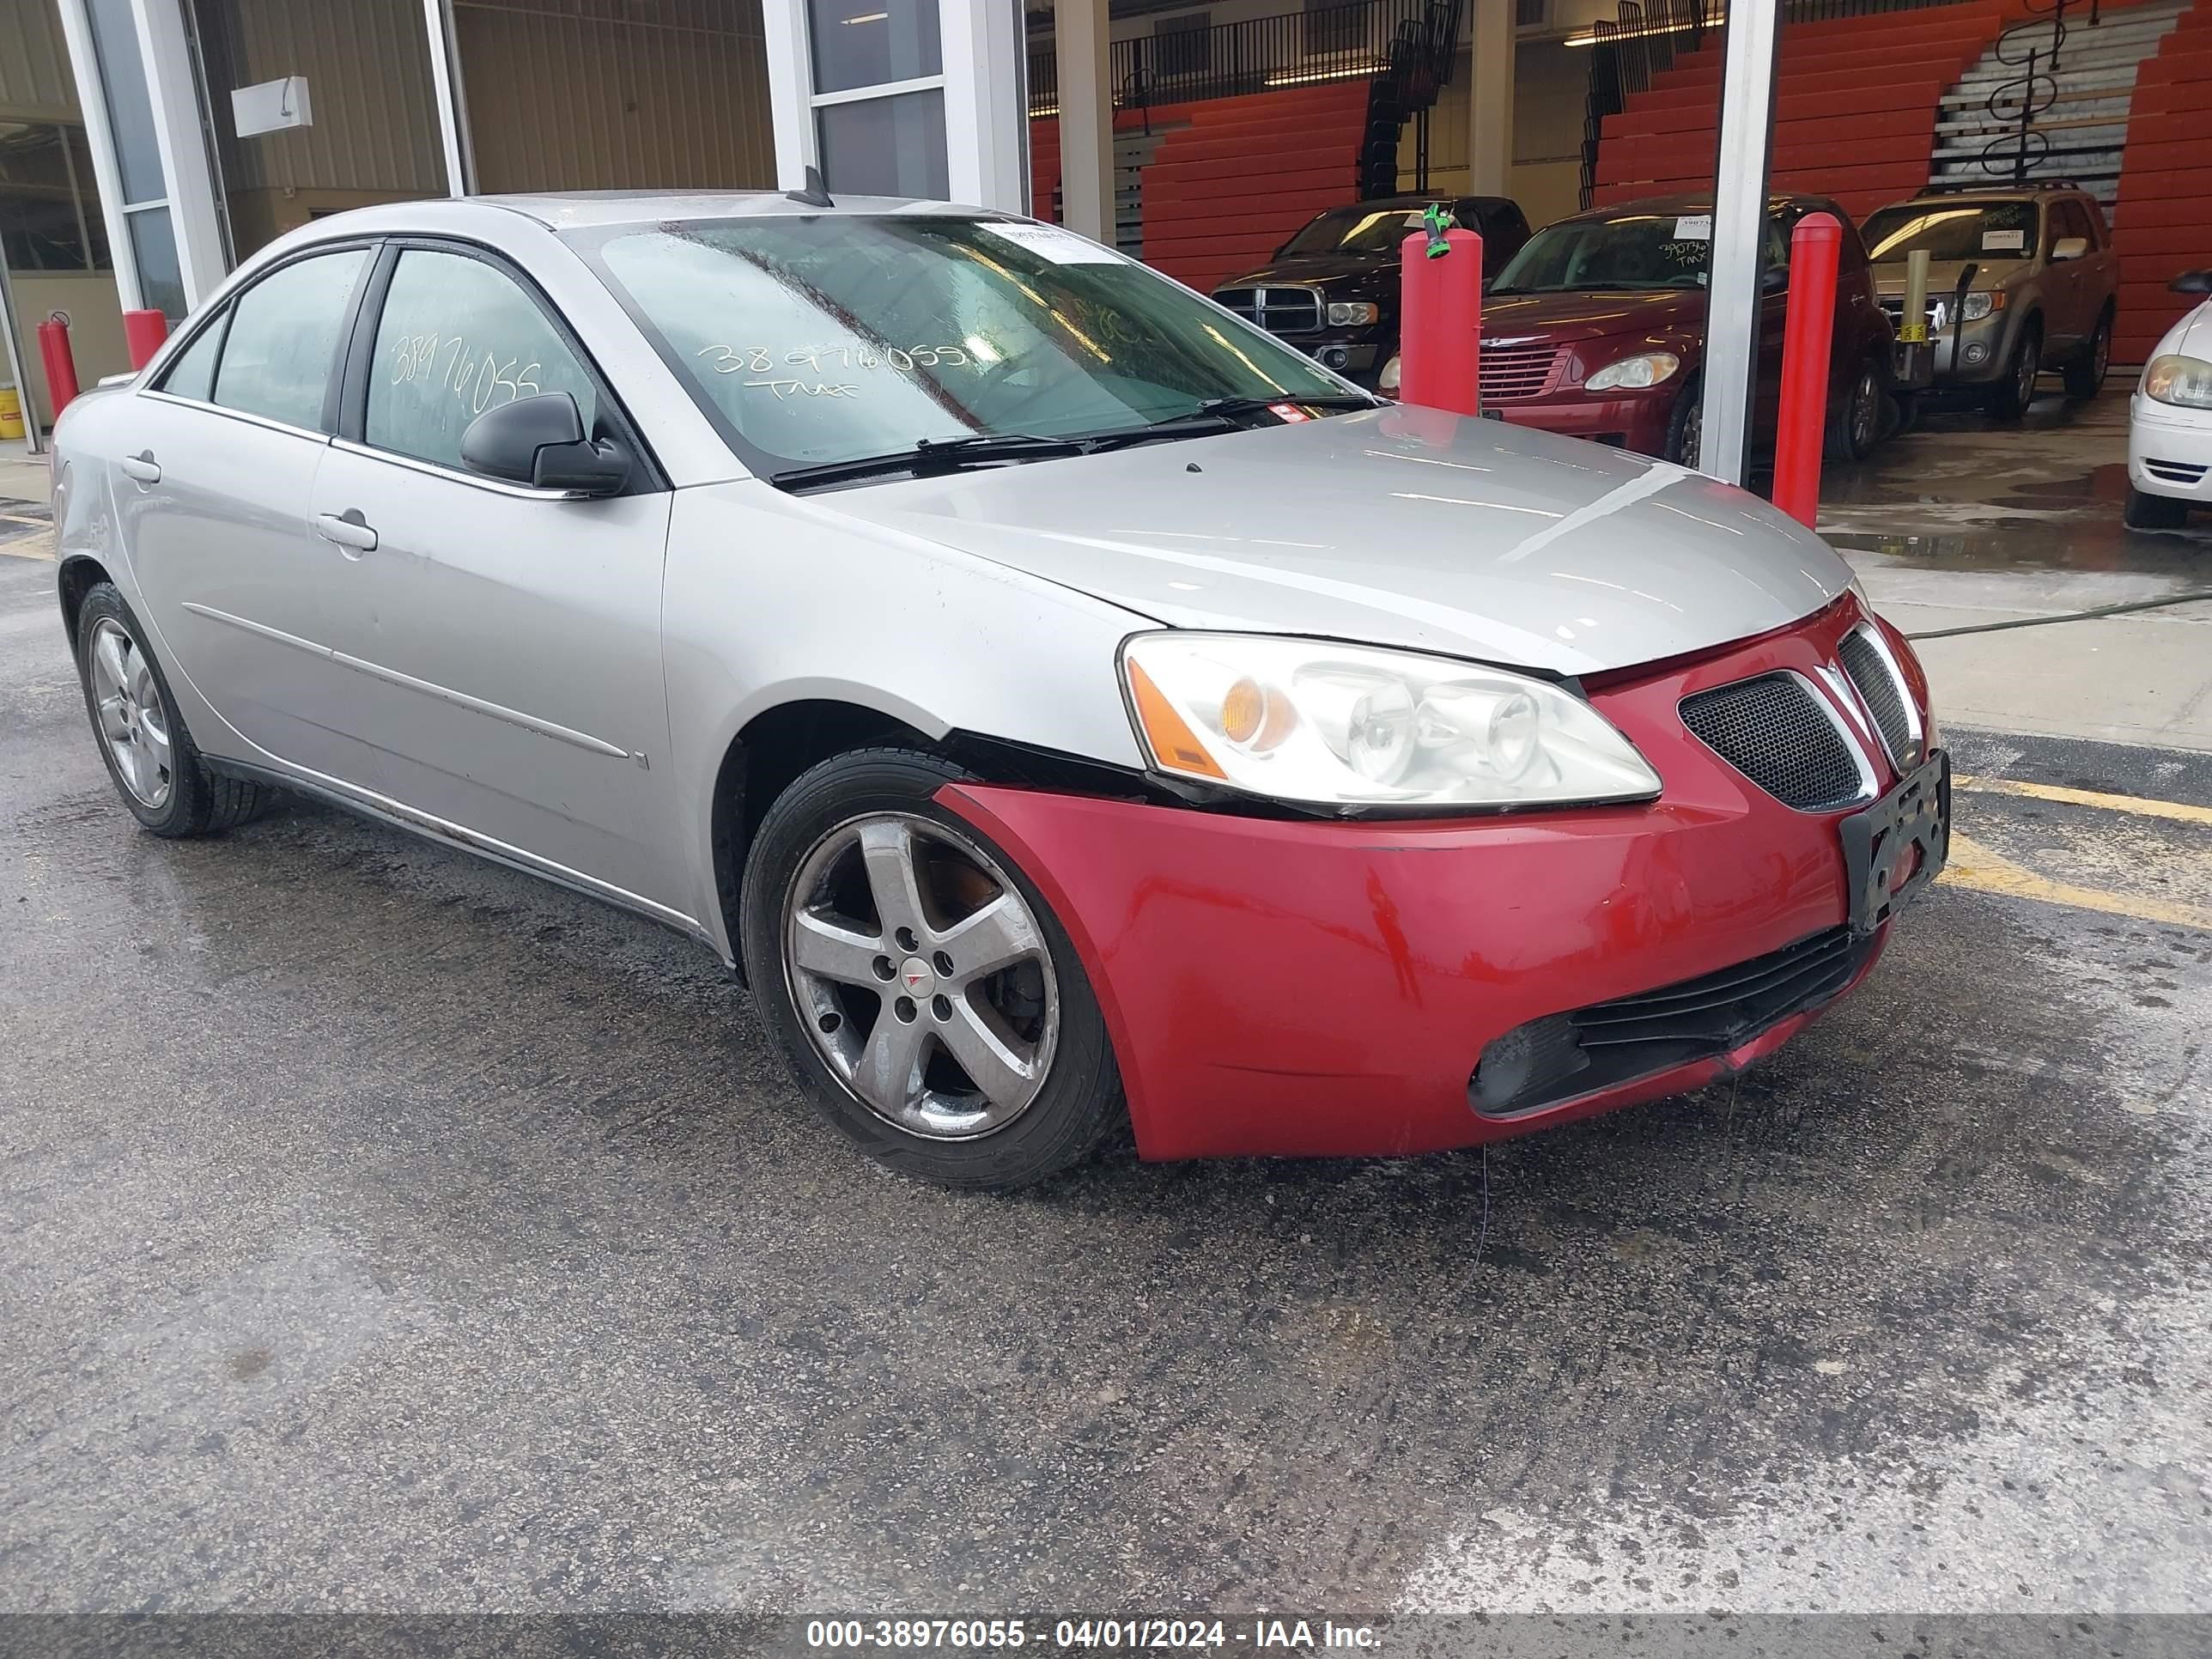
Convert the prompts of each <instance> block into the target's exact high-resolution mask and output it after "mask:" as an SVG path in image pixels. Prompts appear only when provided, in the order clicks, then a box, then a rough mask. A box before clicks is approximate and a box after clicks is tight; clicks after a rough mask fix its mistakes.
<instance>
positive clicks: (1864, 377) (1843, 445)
mask: <svg viewBox="0 0 2212 1659" xmlns="http://www.w3.org/2000/svg"><path fill="white" fill-rule="evenodd" d="M1886 398H1887V394H1885V393H1884V392H1883V391H1882V385H1881V362H1880V361H1879V360H1877V359H1875V358H1873V357H1869V358H1868V359H1867V360H1866V361H1865V362H1863V363H1861V364H1860V365H1859V372H1858V374H1857V376H1856V377H1855V378H1854V379H1853V380H1852V381H1851V389H1850V394H1849V395H1848V396H1846V397H1845V398H1844V401H1843V404H1842V406H1841V407H1839V408H1838V409H1837V410H1834V411H1833V412H1832V414H1831V415H1830V416H1828V430H1827V435H1826V442H1825V444H1824V445H1823V447H1824V448H1825V449H1826V453H1827V458H1828V459H1830V460H1832V461H1863V460H1864V459H1866V458H1867V457H1868V456H1869V455H1871V454H1873V453H1874V451H1875V445H1876V444H1879V443H1880V442H1881V428H1882V418H1883V412H1884V411H1883V409H1882V404H1883V403H1884V402H1885V401H1886Z"/></svg>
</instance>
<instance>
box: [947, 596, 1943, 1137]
mask: <svg viewBox="0 0 2212 1659" xmlns="http://www.w3.org/2000/svg"><path fill="white" fill-rule="evenodd" d="M1861 614H1862V613H1861V612H1860V611H1859V609H1858V607H1857V602H1856V601H1855V600H1854V599H1851V598H1850V596H1848V595H1847V596H1845V598H1844V599H1841V600H1838V602H1837V603H1836V604H1835V605H1832V606H1830V607H1829V608H1828V610H1826V611H1823V612H1822V613H1821V614H1820V616H1819V617H1814V618H1812V619H1811V620H1809V621H1808V622H1807V623H1802V624H1800V625H1798V626H1797V627H1796V628H1793V629H1790V630H1788V631H1785V632H1783V633H1779V634H1775V635H1768V636H1766V637H1765V638H1764V639H1761V640H1758V641H1753V642H1750V643H1748V644H1746V645H1741V646H1738V647H1733V648H1731V649H1729V650H1727V651H1725V652H1723V653H1718V654H1716V655H1712V656H1708V657H1705V658H1702V659H1696V660H1693V661H1690V662H1687V663H1682V664H1676V665H1670V666H1668V667H1665V668H1662V670H1660V671H1656V672H1648V671H1647V672H1646V673H1645V674H1644V677H1643V678H1638V679H1634V680H1632V681H1631V682H1628V683H1623V684H1612V685H1609V686H1604V687H1600V686H1598V685H1596V684H1592V686H1591V694H1592V700H1593V702H1595V705H1596V706H1597V707H1598V708H1601V709H1602V710H1603V711H1604V712H1605V714H1607V717H1608V718H1610V719H1611V720H1613V721H1614V722H1615V723H1616V724H1617V725H1618V726H1620V728H1621V729H1622V730H1623V731H1625V732H1627V734H1628V735H1629V736H1630V738H1632V739H1633V740H1634V741H1635V743H1636V744H1637V746H1638V748H1639V749H1641V750H1643V752H1644V756H1645V757H1646V758H1647V759H1649V760H1650V762H1651V763H1652V764H1653V765H1654V766H1655V767H1656V769H1658V772H1659V774H1660V776H1661V778H1662V781H1663V785H1664V793H1663V794H1662V797H1661V798H1660V799H1658V800H1656V801H1655V802H1652V803H1650V804H1649V805H1640V806H1626V807H1608V808H1594V809H1585V810H1580V811H1563V812H1550V813H1542V814H1534V813H1532V814H1528V815H1519V816H1512V817H1486V818H1462V819H1458V820H1454V821H1449V822H1425V823H1372V822H1370V823H1341V822H1338V823H1319V822H1312V821H1306V820H1297V821H1285V820H1278V819H1264V818H1254V817H1237V816H1232V815H1228V814H1223V813H1213V812H1205V811H1185V810H1181V809H1176V808H1171V807H1159V806H1149V805H1138V804H1133V803H1129V802H1126V801H1113V800H1104V799H1096V798H1092V797H1086V796H1076V795H1061V794H1050V793H1042V792H1037V791H1031V790H1024V789H1017V788H1006V787H997V786H991V785H981V784H961V785H952V786H948V787H947V788H946V790H945V793H944V794H943V795H942V796H940V798H939V799H941V800H942V801H943V802H944V803H945V805H947V806H949V807H950V808H951V810H953V811H956V812H957V813H959V814H961V815H962V816H963V817H966V818H967V819H968V820H969V822H970V823H973V824H975V827H976V828H978V829H981V831H982V832H983V833H984V834H985V835H987V836H988V837H990V839H991V840H993V841H994V842H997V843H998V845H999V846H1000V848H1002V849H1004V850H1005V851H1006V853H1007V854H1008V855H1009V856H1011V857H1012V858H1013V860H1015V861H1016V863H1017V864H1018V866H1020V867H1021V869H1022V870H1023V872H1024V873H1025V874H1026V875H1028V876H1029V878H1030V879H1031V880H1032V881H1033V882H1035V883H1036V885H1037V887H1038V888H1039V889H1040V890H1042V892H1043V894H1044V896H1046V898H1047V899H1048V901H1049V902H1050V903H1051V904H1052V906H1053V908H1054V910H1055V911H1056V912H1057V913H1058V915H1059V916H1060V920H1061V921H1062V922H1063V923H1064V924H1065V925H1066V927H1067V930H1068V933H1069V934H1070V936H1071V937H1072V938H1073V940H1074V942H1075V945H1076V949H1077V951H1078V952H1079V954H1080V956H1081V957H1082V959H1083V963H1084V967H1085V971H1086V972H1087V973H1088V974H1089V975H1090V978H1091V984H1092V987H1093V988H1094V989H1095V990H1096V991H1097V994H1098V997H1099V1000H1100V1002H1101V1003H1102V1004H1103V1007H1104V1010H1105V1014H1106V1019H1107V1023H1108V1026H1109V1030H1111V1032H1112V1034H1113V1037H1114V1046H1115V1054H1116V1056H1117V1058H1118V1060H1119V1061H1120V1063H1121V1073H1122V1078H1123V1081H1124V1083H1125V1085H1126V1086H1127V1092H1128V1100H1129V1111H1130V1116H1131V1118H1132V1120H1133V1122H1134V1126H1135V1129H1136V1134H1137V1143H1138V1146H1139V1150H1140V1151H1141V1152H1142V1153H1143V1154H1144V1155H1145V1156H1146V1157H1147V1158H1190V1157H1199V1156H1206V1155H1219V1154H1232V1153H1234V1154H1243V1153H1292V1154H1295V1153H1308V1154H1383V1153H1400V1152H1425V1151H1433V1150H1437V1149H1439V1148H1443V1147H1450V1146H1470V1145H1474V1144H1475V1143H1477V1142H1480V1141H1485V1140H1491V1139H1498V1138H1500V1137H1503V1136H1505V1135H1509V1134H1518V1133H1526V1132H1527V1131H1528V1130H1530V1129H1534V1128H1541V1127H1546V1126H1547V1125H1550V1124H1553V1123H1558V1122H1562V1121H1566V1120H1568V1119H1571V1118H1576V1117H1583V1116H1586V1115H1589V1114H1591V1113H1594V1112H1598V1111H1602V1110H1605V1109H1608V1108H1611V1107H1614V1106H1622V1105H1627V1104H1630V1103H1634V1102H1637V1101H1642V1100H1649V1099H1653V1098H1656V1097H1660V1096H1663V1095H1668V1094H1674V1093H1680V1092H1681V1091H1685V1090H1688V1089H1693V1088H1696V1087H1698V1086H1699V1085H1702V1084H1704V1083H1705V1082H1707V1081H1709V1080H1710V1079H1712V1078H1714V1077H1716V1076H1718V1075H1722V1074H1724V1073H1727V1072H1728V1071H1730V1070H1732V1069H1735V1067H1737V1066H1741V1065H1742V1064H1745V1063H1747V1062H1748V1061H1749V1060H1753V1059H1756V1058H1758V1057H1759V1056H1760V1055H1763V1054H1767V1053H1770V1052H1771V1051H1772V1050H1773V1049H1775V1048H1778V1047H1780V1046H1781V1045H1782V1044H1783V1043H1784V1042H1786V1041H1788V1040H1789V1038H1790V1036H1793V1035H1794V1034H1795V1033H1796V1031H1797V1030H1799V1029H1800V1028H1802V1026H1803V1025H1804V1024H1806V1023H1807V1022H1808V1020H1809V1019H1811V1018H1813V1014H1814V1012H1817V1010H1814V1011H1808V1012H1802V1013H1797V1014H1794V1015H1791V1016H1790V1017H1788V1018H1784V1019H1783V1020H1782V1021H1781V1022H1780V1023H1779V1024H1775V1025H1773V1026H1771V1027H1770V1028H1769V1029H1767V1030H1765V1031H1763V1032H1761V1033H1760V1034H1759V1036H1756V1037H1754V1038H1753V1039H1752V1040H1751V1041H1749V1042H1747V1043H1745V1044H1744V1045H1743V1046H1742V1047H1741V1048H1739V1049H1737V1050H1736V1051H1735V1052H1734V1053H1733V1054H1727V1055H1723V1056H1720V1057H1718V1058H1709V1059H1705V1060H1698V1061H1695V1062H1693V1063H1692V1064H1689V1065H1686V1066H1676V1067H1674V1068H1673V1069H1671V1070H1668V1071H1665V1072H1662V1073H1656V1074H1654V1075H1650V1076H1645V1077H1643V1078H1639V1079H1635V1080H1633V1081H1632V1082H1628V1083H1625V1084H1622V1085H1619V1086H1617V1087H1614V1088H1611V1089H1608V1090H1606V1091H1601V1092H1598V1093H1593V1094H1589V1095H1586V1096H1583V1097H1576V1098H1571V1099H1568V1100H1565V1101H1563V1102H1561V1103H1559V1104H1557V1105H1554V1106H1551V1107H1548V1108H1546V1109H1541V1110H1539V1111H1536V1112H1534V1113H1531V1114H1529V1115H1526V1116H1522V1117H1517V1118H1514V1119H1510V1120H1506V1121H1499V1120H1494V1119H1488V1118H1484V1117H1480V1116H1478V1115H1477V1114H1476V1112H1475V1111H1474V1107H1473V1105H1472V1104H1471V1102H1470V1099H1469V1094H1468V1080H1469V1077H1470V1074H1471V1073H1473V1071H1474V1066H1475V1064H1476V1062H1477V1060H1479V1059H1480V1056H1481V1054H1482V1051H1483V1048H1484V1047H1485V1045H1486V1044H1487V1043H1489V1042H1491V1041H1492V1039H1493V1038H1496V1037H1498V1036H1502V1035H1503V1034H1504V1033H1505V1032H1506V1031H1508V1030H1511V1029H1512V1028H1514V1027H1516V1026H1518V1025H1521V1024H1525V1023H1526V1022H1528V1021H1530V1020H1533V1019H1536V1018H1541V1017H1543V1016H1546V1015H1550V1014H1556V1013H1561V1012H1567V1011H1570V1010H1573V1009H1577V1008H1582V1007H1585V1006H1589V1004H1592V1003H1596V1002H1603V1001H1607V1000H1613V999H1614V998H1619V997H1623V996H1629V995H1633V994H1638V993H1641V992H1646V991H1650V990H1655V989H1656V988H1658V987H1662V986H1668V985H1673V984H1674V983H1676V982H1678V981H1683V980H1687V979H1692V978H1696V977H1698V976H1699V975H1705V974H1708V973H1711V972H1714V971H1716V970H1717V969H1723V968H1727V967H1730V966H1732V965H1734V964H1735V963H1741V962H1744V961H1746V960H1747V959H1748V958H1750V957H1758V956H1762V955H1764V954H1765V953H1766V952H1768V951H1774V950H1778V949H1779V948H1780V947H1782V946H1784V945H1789V944H1791V943H1793V942H1795V941H1796V940H1799V939H1803V938H1805V937H1806V936H1807V935H1808V934H1812V933H1819V932H1820V931H1821V930H1823V929H1826V928H1832V927H1838V926H1839V925H1840V924H1841V923H1842V922H1843V921H1844V919H1845V916H1846V914H1847V898H1846V881H1845V876H1844V863H1843V854H1842V851H1841V848H1840V844H1839V842H1838V836H1837V832H1836V828H1835V825H1836V820H1837V819H1838V817H1841V816H1842V815H1841V814H1838V813H1829V814H1812V813H1806V812H1799V811H1792V810H1791V809H1790V808H1788V807H1786V806H1784V805H1782V804H1781V803H1780V802H1778V801H1777V800H1775V799H1772V798H1771V797H1770V796H1768V795H1766V794H1765V793H1763V792H1761V791H1760V790H1759V789H1757V788H1756V787H1753V785H1751V784H1750V783H1748V782H1747V781H1745V780H1744V779H1743V778H1742V777H1741V776H1740V775H1738V774H1737V773H1736V772H1735V771H1734V770H1733V769H1731V768H1729V766H1727V765H1726V764H1725V763H1723V762H1722V761H1721V760H1720V758H1719V757H1717V756H1716V755H1714V754H1713V753H1711V750H1707V749H1706V748H1705V746H1704V745H1703V744H1699V742H1698V741H1697V740H1696V739H1695V738H1692V737H1691V736H1690V735H1689V733H1688V732H1686V730H1685V729H1684V727H1683V726H1682V723H1681V720H1680V716H1679V715H1678V714H1677V713H1676V712H1675V711H1676V705H1677V704H1678V703H1679V702H1680V701H1681V699H1682V698H1683V697H1685V696H1688V695H1689V694H1690V693H1692V692H1694V691H1699V690H1705V688H1707V687H1709V686H1713V685H1720V684H1728V683H1729V682H1731V681H1734V680H1738V679H1742V678H1747V676H1750V675H1753V674H1758V673H1763V672H1765V671H1769V670H1771V669H1778V668H1791V667H1794V668H1796V669H1798V670H1800V671H1802V672H1804V673H1805V674H1806V675H1807V676H1808V678H1811V679H1813V680H1814V682H1815V683H1816V684H1818V683H1819V682H1820V675H1819V674H1818V672H1817V669H1818V668H1819V667H1820V665H1823V664H1827V663H1832V662H1833V661H1834V660H1835V645H1836V641H1837V640H1838V638H1839V637H1840V636H1841V635H1842V634H1843V633H1844V630H1845V629H1848V628H1850V626H1851V625H1852V624H1853V623H1856V622H1857V621H1858V620H1859V618H1860V616H1861ZM1895 643H1896V645H1897V647H1898V648H1899V653H1900V655H1901V656H1902V657H1903V658H1904V659H1905V661H1906V662H1907V663H1908V664H1910V662H1911V657H1910V653H1909V648H1907V647H1904V645H1903V641H1901V639H1900V640H1897V641H1895ZM1909 672H1910V673H1911V675H1912V677H1913V678H1914V679H1915V680H1916V684H1915V687H1914V689H1915V691H1916V694H1917V695H1919V696H1921V698H1922V700H1923V703H1924V701H1925V692H1924V687H1923V686H1920V685H1919V684H1917V668H1916V669H1909ZM1871 963H1872V957H1869V961H1868V964H1867V965H1868V966H1869V967H1870V966H1871ZM1861 976H1863V973H1862V975H1861ZM1853 982H1854V983H1856V982H1857V981H1856V979H1855V980H1854V981H1853Z"/></svg>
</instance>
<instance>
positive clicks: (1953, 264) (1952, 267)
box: [1873, 254, 2028, 301]
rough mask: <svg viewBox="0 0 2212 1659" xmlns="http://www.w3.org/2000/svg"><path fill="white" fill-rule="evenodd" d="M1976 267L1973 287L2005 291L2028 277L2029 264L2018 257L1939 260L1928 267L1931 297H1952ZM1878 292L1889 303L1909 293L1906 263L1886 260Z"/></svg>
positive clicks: (1877, 272)
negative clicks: (1968, 269) (1965, 273)
mask: <svg viewBox="0 0 2212 1659" xmlns="http://www.w3.org/2000/svg"><path fill="white" fill-rule="evenodd" d="M1969 264H1972V266H1973V267H1974V280H1973V285H1974V287H1975V288H1977V289H1994V288H2003V287H2004V286H2006V285H2007V284H2008V283H2014V282H2017V281H2018V280H2019V279H2020V278H2021V277H2022V276H2026V275H2027V267H2028V262H2027V260H2025V259H2022V258H2017V257H1999V256H1997V255H1995V254H1989V255H1984V257H1983V258H1978V259H1972V260H1969V259H1936V260H1930V261H1929V265H1928V297H1929V300H1930V301H1936V300H1941V299H1943V298H1945V297H1946V296H1948V295H1949V294H1950V293H1951V292H1952V290H1953V289H1956V288H1957V287H1958V286H1959V273H1960V271H1962V270H1966V267H1967V266H1968V265H1969ZM1873 271H1874V289H1875V293H1876V294H1879V295H1881V297H1882V298H1883V299H1885V300H1892V299H1896V298H1898V297H1899V296H1901V295H1903V294H1904V292H1905V262H1904V261H1903V260H1901V259H1885V260H1883V261H1882V262H1881V264H1878V265H1875V266H1874V267H1873Z"/></svg>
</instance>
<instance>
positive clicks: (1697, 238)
mask: <svg viewBox="0 0 2212 1659" xmlns="http://www.w3.org/2000/svg"><path fill="white" fill-rule="evenodd" d="M1674 240H1676V241H1678V242H1710V241H1711V240H1713V216H1712V215H1711V214H1710V213H1686V214H1684V215H1683V216H1681V217H1680V218H1679V219H1677V220H1675V221H1674Z"/></svg>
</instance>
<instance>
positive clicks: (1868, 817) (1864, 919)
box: [1837, 749, 1951, 933]
mask: <svg viewBox="0 0 2212 1659" xmlns="http://www.w3.org/2000/svg"><path fill="white" fill-rule="evenodd" d="M1837 829H1838V830H1839V831H1840V832H1841V834H1842V836H1843V842H1844V871H1845V872H1846V873H1847V875H1848V877H1849V878H1850V901H1851V914H1850V923H1851V931H1852V932H1853V933H1873V932H1874V931H1875V929H1876V928H1877V927H1881V925H1882V924H1883V923H1884V922H1886V921H1888V920H1889V919H1890V918H1891V917H1892V916H1893V915H1896V914H1897V913H1898V912H1899V910H1901V909H1903V908H1905V906H1906V905H1908V904H1910V903H1911V902H1912V901H1913V900H1914V899H1916V898H1917V897H1918V896H1920V891H1921V890H1922V889H1923V888H1924V887H1926V886H1927V885H1928V884H1929V882H1931V881H1933V880H1935V879H1936V877H1937V876H1938V875H1940V874H1942V870H1943V865H1944V861H1945V860H1947V859H1948V858H1949V856H1950V853H1951V757H1950V756H1949V755H1948V754H1946V753H1945V752H1944V751H1943V750H1940V749H1939V750H1936V752H1935V753H1934V754H1932V755H1930V756H1929V757H1928V758H1927V760H1926V761H1924V762H1923V763H1922V764H1920V765H1919V766H1917V767H1916V768H1915V769H1913V771H1912V773H1911V775H1910V776H1908V777H1906V778H1905V781H1903V782H1901V783H1899V785H1898V786H1897V787H1896V788H1894V789H1893V790H1891V791H1890V792H1889V793H1887V795H1884V796H1883V797H1882V798H1881V799H1880V800H1878V801H1876V802H1875V804H1874V805H1871V806H1869V807H1868V808H1867V809H1866V811H1863V812H1854V813H1853V814H1851V816H1850V817H1847V818H1845V819H1844V820H1843V821H1842V822H1841V823H1838V825H1837ZM1916 850H1917V853H1918V854H1919V862H1918V865H1917V867H1916V868H1914V869H1913V870H1912V872H1911V874H1910V875H1907V876H1905V878H1903V879H1902V880H1899V878H1898V872H1899V871H1901V870H1904V869H1905V867H1906V865H1907V863H1908V861H1909V860H1911V855H1912V854H1913V853H1914V852H1915V851H1916Z"/></svg>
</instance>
